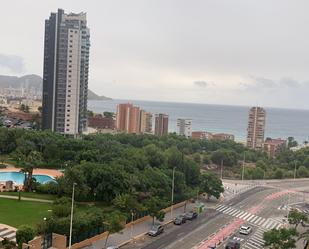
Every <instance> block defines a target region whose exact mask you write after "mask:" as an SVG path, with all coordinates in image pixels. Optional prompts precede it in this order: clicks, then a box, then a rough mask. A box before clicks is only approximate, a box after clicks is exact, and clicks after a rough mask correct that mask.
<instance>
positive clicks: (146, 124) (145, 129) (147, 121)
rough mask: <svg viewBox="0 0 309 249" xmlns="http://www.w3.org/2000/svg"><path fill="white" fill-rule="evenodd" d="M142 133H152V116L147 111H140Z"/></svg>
mask: <svg viewBox="0 0 309 249" xmlns="http://www.w3.org/2000/svg"><path fill="white" fill-rule="evenodd" d="M140 132H141V133H149V134H150V133H152V114H151V113H150V112H146V111H145V110H141V111H140Z"/></svg>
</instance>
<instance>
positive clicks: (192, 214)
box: [186, 211, 197, 220]
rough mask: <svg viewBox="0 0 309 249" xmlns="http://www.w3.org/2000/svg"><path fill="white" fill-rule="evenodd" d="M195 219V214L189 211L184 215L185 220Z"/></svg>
mask: <svg viewBox="0 0 309 249" xmlns="http://www.w3.org/2000/svg"><path fill="white" fill-rule="evenodd" d="M196 218H197V212H194V211H190V212H188V213H186V219H187V220H194V219H196Z"/></svg>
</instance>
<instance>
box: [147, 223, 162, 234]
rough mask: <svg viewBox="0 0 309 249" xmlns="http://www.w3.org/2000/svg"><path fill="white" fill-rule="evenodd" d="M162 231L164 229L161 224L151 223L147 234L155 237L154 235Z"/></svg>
mask: <svg viewBox="0 0 309 249" xmlns="http://www.w3.org/2000/svg"><path fill="white" fill-rule="evenodd" d="M163 231H164V228H163V226H161V225H153V226H152V227H151V229H150V230H149V232H148V235H149V236H153V237H155V236H157V235H159V234H161V233H163Z"/></svg>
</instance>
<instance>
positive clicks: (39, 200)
mask: <svg viewBox="0 0 309 249" xmlns="http://www.w3.org/2000/svg"><path fill="white" fill-rule="evenodd" d="M0 198H6V199H13V200H18V196H13V195H0ZM20 200H21V201H37V202H46V203H53V201H52V200H45V199H38V198H30V197H21V198H20Z"/></svg>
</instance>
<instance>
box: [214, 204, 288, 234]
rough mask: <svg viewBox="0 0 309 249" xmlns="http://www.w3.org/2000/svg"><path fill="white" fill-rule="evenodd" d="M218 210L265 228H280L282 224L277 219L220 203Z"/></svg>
mask: <svg viewBox="0 0 309 249" xmlns="http://www.w3.org/2000/svg"><path fill="white" fill-rule="evenodd" d="M216 210H217V211H219V212H221V213H224V214H227V215H230V216H233V217H236V218H239V219H242V220H245V221H247V222H249V223H251V224H253V225H256V226H259V227H262V228H265V229H273V228H276V229H278V228H279V227H281V225H282V223H281V222H280V221H278V220H275V219H272V218H263V217H260V216H257V215H255V214H251V213H248V212H246V211H242V210H239V209H235V208H233V207H230V206H225V205H219V206H217V207H216Z"/></svg>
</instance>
